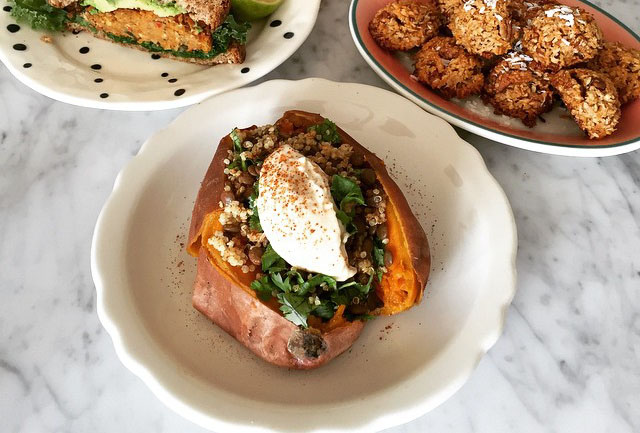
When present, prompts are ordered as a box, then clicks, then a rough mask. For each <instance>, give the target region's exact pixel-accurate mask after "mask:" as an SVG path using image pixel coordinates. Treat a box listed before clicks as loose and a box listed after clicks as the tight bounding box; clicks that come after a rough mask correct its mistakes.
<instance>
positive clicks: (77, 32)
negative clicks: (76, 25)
mask: <svg viewBox="0 0 640 433" xmlns="http://www.w3.org/2000/svg"><path fill="white" fill-rule="evenodd" d="M71 33H73V34H74V35H77V34H79V33H80V30H71Z"/></svg>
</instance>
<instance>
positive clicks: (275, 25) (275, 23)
mask: <svg viewBox="0 0 640 433" xmlns="http://www.w3.org/2000/svg"><path fill="white" fill-rule="evenodd" d="M280 24H282V21H280V20H273V21H271V23H270V24H269V25H270V26H271V27H278V26H279V25H280Z"/></svg>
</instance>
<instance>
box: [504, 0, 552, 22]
mask: <svg viewBox="0 0 640 433" xmlns="http://www.w3.org/2000/svg"><path fill="white" fill-rule="evenodd" d="M547 4H553V5H557V4H558V3H557V2H556V1H555V0H512V1H510V2H509V4H508V6H507V7H508V9H509V11H510V12H511V18H512V19H513V20H514V21H517V22H518V25H519V26H520V27H526V26H527V25H529V24H531V20H532V19H533V18H534V17H535V16H536V14H537V13H538V11H539V10H540V9H541V8H542V6H544V5H547Z"/></svg>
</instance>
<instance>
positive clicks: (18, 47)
mask: <svg viewBox="0 0 640 433" xmlns="http://www.w3.org/2000/svg"><path fill="white" fill-rule="evenodd" d="M13 49H14V50H16V51H24V50H26V49H27V46H26V45H25V44H15V45H14V46H13Z"/></svg>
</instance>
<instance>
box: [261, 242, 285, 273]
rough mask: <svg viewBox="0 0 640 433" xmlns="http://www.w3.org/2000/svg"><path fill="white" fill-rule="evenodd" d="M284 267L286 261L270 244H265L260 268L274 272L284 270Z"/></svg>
mask: <svg viewBox="0 0 640 433" xmlns="http://www.w3.org/2000/svg"><path fill="white" fill-rule="evenodd" d="M286 268H287V262H285V261H284V259H283V258H282V257H280V255H278V253H276V252H275V250H274V249H273V247H272V246H271V244H269V245H267V248H266V249H265V250H264V254H262V270H263V271H264V272H269V273H274V272H280V271H284V270H285V269H286Z"/></svg>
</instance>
